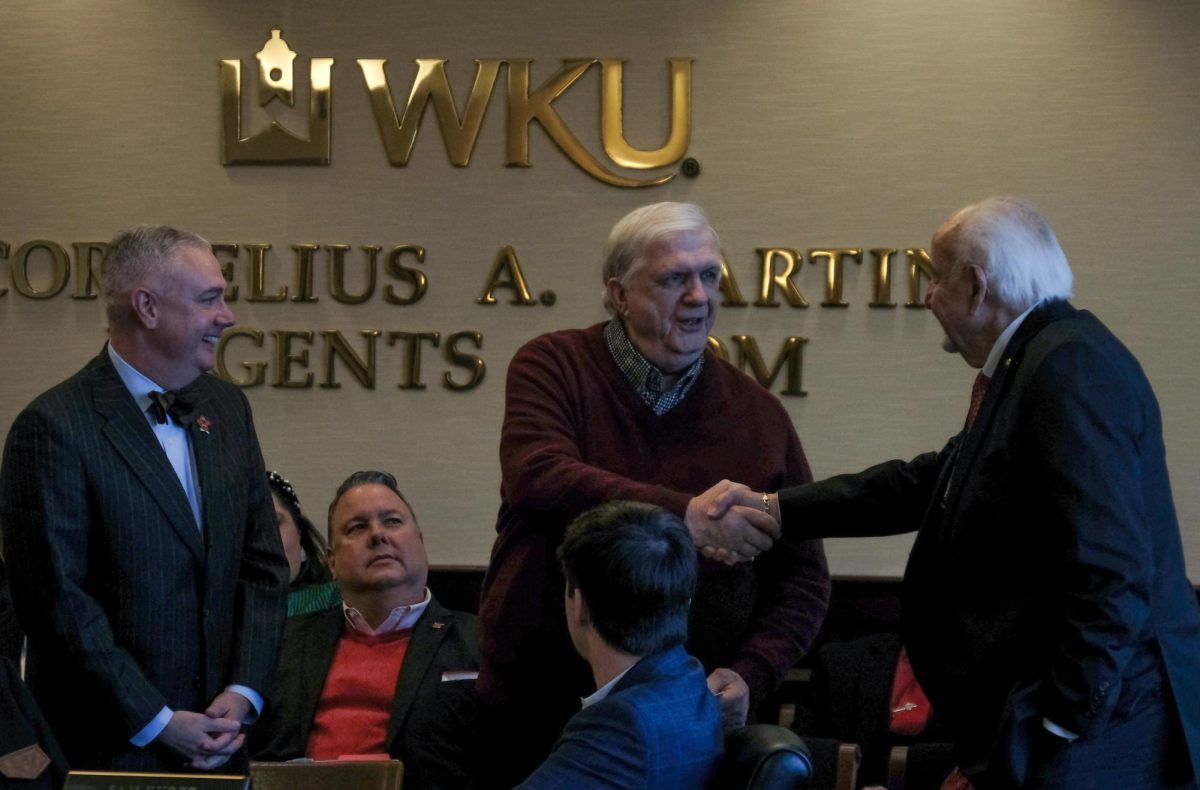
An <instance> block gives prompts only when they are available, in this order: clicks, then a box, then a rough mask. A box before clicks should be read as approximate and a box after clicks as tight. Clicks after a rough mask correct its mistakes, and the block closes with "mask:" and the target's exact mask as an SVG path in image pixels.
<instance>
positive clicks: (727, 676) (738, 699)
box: [708, 667, 750, 730]
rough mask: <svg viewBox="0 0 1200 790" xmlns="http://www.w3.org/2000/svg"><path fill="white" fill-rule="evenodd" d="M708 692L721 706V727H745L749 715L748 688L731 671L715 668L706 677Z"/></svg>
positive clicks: (740, 678)
mask: <svg viewBox="0 0 1200 790" xmlns="http://www.w3.org/2000/svg"><path fill="white" fill-rule="evenodd" d="M708 690H709V691H711V692H712V693H713V696H715V697H716V698H717V703H718V704H719V705H720V706H721V726H722V727H724V728H725V729H726V730H736V729H738V728H739V727H745V726H746V716H748V715H749V713H750V687H749V686H747V685H746V681H744V680H742V676H741V675H739V674H738V673H736V672H734V671H733V670H732V669H727V668H725V667H717V668H716V669H714V670H713V672H712V674H711V675H709V676H708Z"/></svg>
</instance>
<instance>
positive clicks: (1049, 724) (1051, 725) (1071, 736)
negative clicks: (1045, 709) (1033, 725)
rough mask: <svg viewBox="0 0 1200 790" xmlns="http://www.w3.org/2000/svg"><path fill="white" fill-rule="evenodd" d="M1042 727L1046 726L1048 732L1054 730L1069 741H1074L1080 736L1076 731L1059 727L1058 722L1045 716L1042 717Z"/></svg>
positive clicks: (1053, 731)
mask: <svg viewBox="0 0 1200 790" xmlns="http://www.w3.org/2000/svg"><path fill="white" fill-rule="evenodd" d="M1042 727H1043V728H1045V730H1046V731H1047V732H1052V733H1054V734H1055V735H1057V736H1058V737H1060V738H1066V739H1067V741H1068V742H1069V741H1073V740H1075V739H1076V738H1078V737H1079V736H1078V735H1077V734H1076V733H1073V732H1071V731H1070V730H1067V729H1063V728H1062V727H1059V726H1058V725H1057V724H1055V723H1054V722H1052V721H1050V720H1049V719H1047V718H1046V717H1045V716H1043V717H1042Z"/></svg>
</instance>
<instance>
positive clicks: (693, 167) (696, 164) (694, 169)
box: [679, 156, 700, 178]
mask: <svg viewBox="0 0 1200 790" xmlns="http://www.w3.org/2000/svg"><path fill="white" fill-rule="evenodd" d="M679 172H680V173H683V174H684V176H686V177H687V178H695V177H696V176H698V175H700V160H699V159H693V158H692V157H690V156H689V157H688V158H687V159H684V160H683V163H682V164H681V165H680V166H679Z"/></svg>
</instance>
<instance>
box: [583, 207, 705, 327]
mask: <svg viewBox="0 0 1200 790" xmlns="http://www.w3.org/2000/svg"><path fill="white" fill-rule="evenodd" d="M679 233H707V234H709V235H710V236H712V240H713V244H719V243H720V242H719V241H718V239H717V232H716V231H715V230H713V229H712V225H710V224H709V222H708V216H707V215H705V213H704V209H702V208H700V207H699V206H697V205H696V204H694V203H652V204H650V205H649V206H642V207H641V208H636V209H634V210H633V211H631V212H629V213H628V214H626V215H625V216H624V217H622V218H621V219H620V221H618V222H617V224H616V225H613V229H612V231H611V232H610V233H609V234H608V243H607V244H606V245H605V247H604V271H603V276H604V283H605V285H606V286H607V284H608V281H609V280H616V281H617V282H619V283H621V285H628V284H629V278H630V277H632V276H633V274H634V272H636V271H637V270H638V269H639V268H641V266H642V264H644V263H645V262H646V253H647V252H648V251H649V250H650V248H651V247H652V246H654V245H655V244H657V243H660V242H662V241H664V240H665V239H666V237H668V236H673V235H675V234H679ZM604 307H605V309H606V310H608V312H609V313H612V314H614V315H615V311H614V309H613V305H612V303H611V302H610V301H609V298H608V289H607V287H606V288H605V290H604Z"/></svg>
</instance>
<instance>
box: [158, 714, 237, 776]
mask: <svg viewBox="0 0 1200 790" xmlns="http://www.w3.org/2000/svg"><path fill="white" fill-rule="evenodd" d="M156 740H158V741H159V742H160V743H162V744H164V745H165V746H168V747H170V748H171V749H172V750H173V751H175V752H178V753H179V754H181V755H183V758H184V760H185V761H187V764H188V765H190V766H191V767H192V768H198V769H200V770H202V771H211V770H212V769H214V768H219V767H220V766H222V765H224V764H225V763H226V762H227V761H228V760H229V758H230V757H232V756H233V755H234V753H235V752H237V750H238V749H240V748H242V744H243V743H245V742H246V736H245V735H243V734H242V723H241V722H240V721H234V720H233V719H222V718H215V719H214V718H210V717H208V716H205V715H204V714H203V713H193V712H192V711H188V710H177V711H175V712H174V713H172V714H171V721H170V722H168V724H167V726H166V727H165V728H163V731H162V732H161V733H159V736H158V738H157V739H156Z"/></svg>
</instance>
